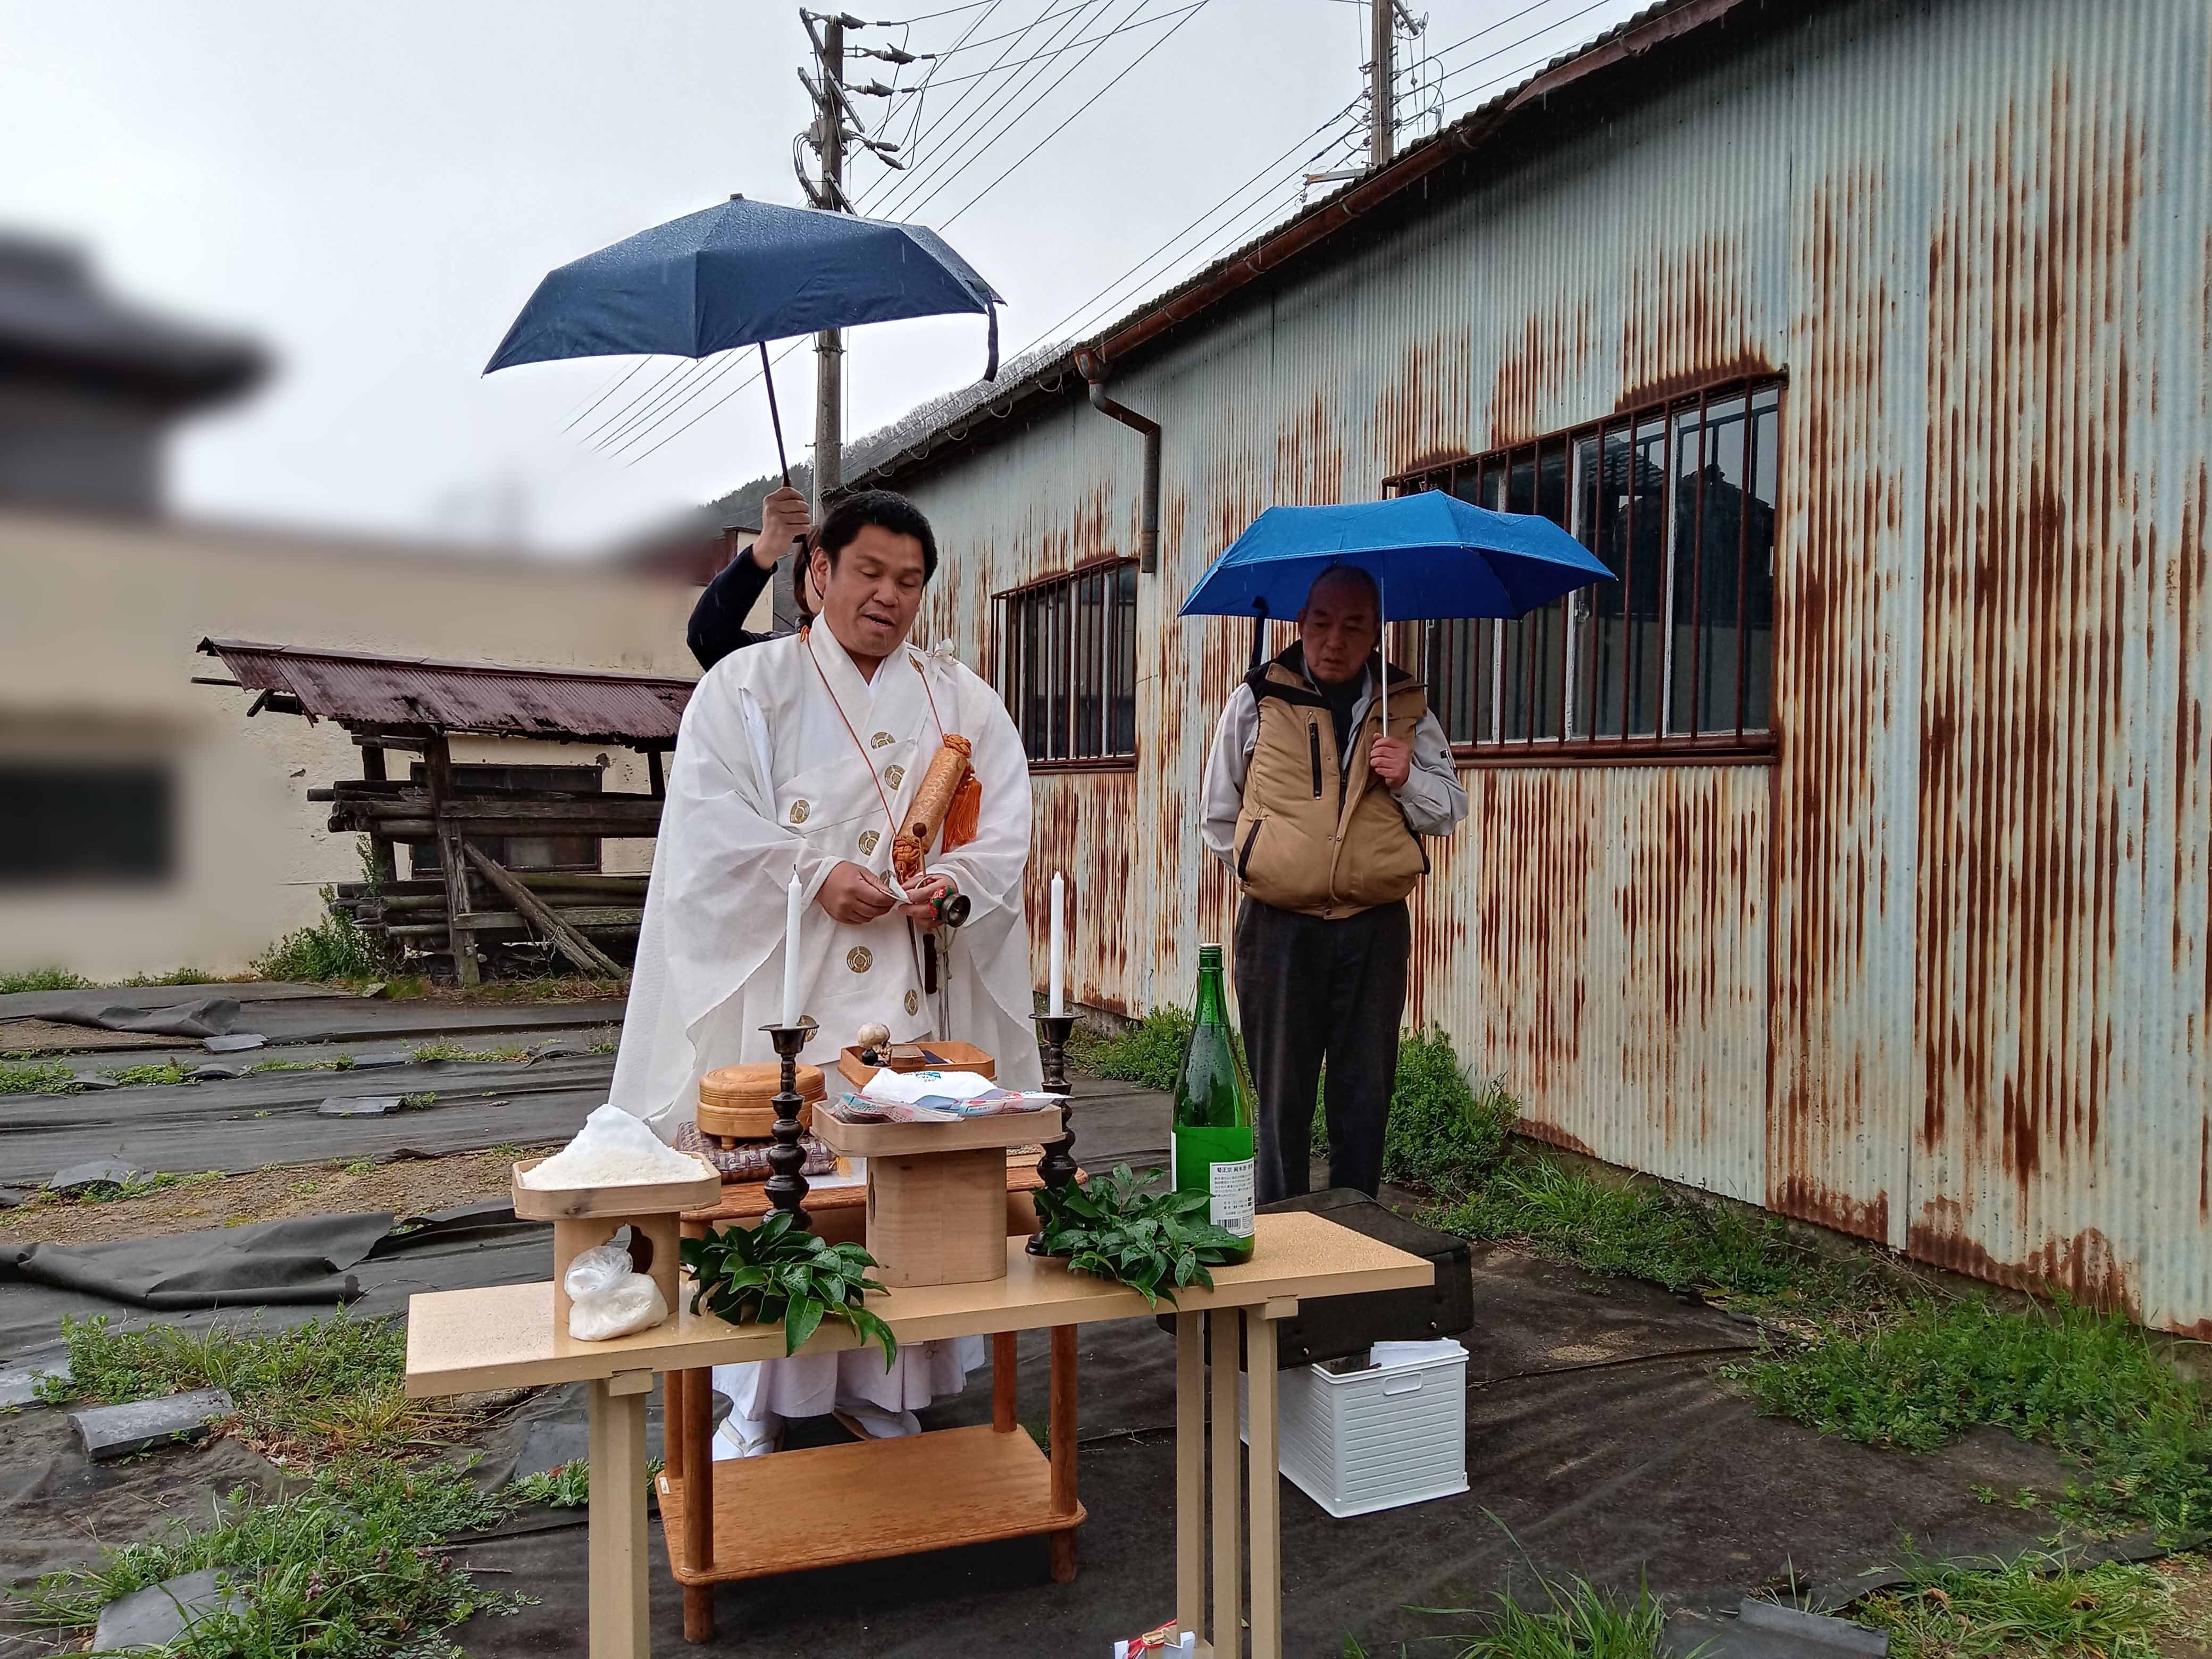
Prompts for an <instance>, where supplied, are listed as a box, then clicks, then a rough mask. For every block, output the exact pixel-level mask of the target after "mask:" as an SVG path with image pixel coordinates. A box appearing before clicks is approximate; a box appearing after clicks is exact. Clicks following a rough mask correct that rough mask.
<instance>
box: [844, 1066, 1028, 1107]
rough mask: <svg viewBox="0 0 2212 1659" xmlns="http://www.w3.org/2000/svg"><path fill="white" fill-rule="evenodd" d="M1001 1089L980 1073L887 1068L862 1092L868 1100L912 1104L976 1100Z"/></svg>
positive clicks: (877, 1074) (869, 1082)
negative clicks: (899, 1070) (922, 1101)
mask: <svg viewBox="0 0 2212 1659" xmlns="http://www.w3.org/2000/svg"><path fill="white" fill-rule="evenodd" d="M998 1086H999V1085H997V1084H995V1083H994V1082H992V1081H991V1079H988V1078H987V1077H985V1076H984V1075H983V1074H982V1073H981V1072H894V1071H892V1070H891V1069H890V1067H889V1066H885V1067H884V1069H883V1070H881V1071H880V1072H878V1073H876V1074H875V1076H873V1077H872V1078H870V1079H868V1086H867V1087H866V1088H865V1089H863V1090H862V1091H860V1093H861V1095H862V1097H864V1098H866V1099H868V1100H895V1101H898V1102H900V1103H902V1104H905V1105H912V1104H913V1103H915V1101H917V1100H973V1099H975V1097H976V1096H978V1095H987V1094H989V1093H991V1092H992V1091H994V1090H995V1089H996V1088H997V1087H998Z"/></svg>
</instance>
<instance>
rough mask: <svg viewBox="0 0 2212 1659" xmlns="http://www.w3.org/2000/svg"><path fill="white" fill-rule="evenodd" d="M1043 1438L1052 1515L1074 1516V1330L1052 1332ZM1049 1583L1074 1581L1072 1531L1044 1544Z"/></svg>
mask: <svg viewBox="0 0 2212 1659" xmlns="http://www.w3.org/2000/svg"><path fill="white" fill-rule="evenodd" d="M1045 1420H1046V1424H1047V1429H1046V1438H1047V1439H1048V1440H1049V1441H1050V1442H1051V1443H1052V1453H1051V1456H1052V1507H1053V1510H1054V1512H1055V1513H1057V1514H1061V1515H1073V1514H1074V1513H1075V1507H1076V1500H1075V1433H1076V1430H1075V1327H1074V1326H1073V1325H1055V1326H1054V1327H1053V1328H1052V1399H1051V1402H1050V1407H1049V1415H1048V1417H1047V1418H1046V1419H1045ZM1045 1547H1046V1550H1047V1552H1048V1564H1049V1567H1050V1571H1051V1574H1052V1582H1053V1583H1055V1584H1065V1583H1070V1582H1072V1581H1073V1578H1074V1577H1075V1528H1073V1527H1070V1528H1067V1530H1066V1531H1065V1532H1056V1533H1053V1534H1050V1536H1049V1538H1048V1541H1047V1543H1046V1546H1045Z"/></svg>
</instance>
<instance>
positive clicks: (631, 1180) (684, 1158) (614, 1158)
mask: <svg viewBox="0 0 2212 1659" xmlns="http://www.w3.org/2000/svg"><path fill="white" fill-rule="evenodd" d="M713 1173H714V1171H713V1170H710V1169H708V1167H707V1166H706V1165H705V1164H702V1163H701V1162H700V1161H699V1160H698V1159H697V1158H693V1157H692V1156H691V1155H690V1153H688V1152H678V1151H677V1150H676V1149H675V1148H674V1147H672V1146H665V1145H663V1144H662V1142H661V1139H660V1137H659V1135H656V1134H655V1133H653V1130H652V1129H651V1128H650V1127H648V1126H647V1123H646V1121H645V1120H644V1119H643V1118H641V1117H633V1116H631V1115H630V1114H629V1113H628V1112H625V1111H624V1110H623V1109H622V1108H621V1107H619V1106H602V1107H600V1108H599V1110H597V1111H595V1112H593V1113H592V1115H590V1116H589V1117H587V1118H586V1119H585V1120H584V1127H582V1128H580V1129H579V1130H577V1131H576V1138H575V1139H574V1140H572V1141H570V1142H569V1143H568V1145H567V1146H563V1147H562V1149H561V1150H560V1151H559V1152H556V1153H554V1154H553V1156H552V1157H550V1158H547V1159H546V1160H545V1161H544V1163H543V1164H539V1165H538V1167H537V1168H536V1169H534V1170H526V1171H525V1172H524V1173H523V1174H522V1175H521V1176H519V1177H518V1179H520V1181H521V1182H522V1184H523V1185H524V1186H526V1187H528V1188H532V1190H533V1191H539V1192H543V1191H547V1190H550V1189H554V1188H558V1189H561V1190H563V1191H570V1190H574V1189H575V1188H580V1187H649V1186H652V1185H654V1184H655V1183H657V1182H665V1181H696V1180H697V1179H699V1177H700V1176H707V1175H712V1174H713Z"/></svg>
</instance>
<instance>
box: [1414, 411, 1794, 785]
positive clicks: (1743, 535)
mask: <svg viewBox="0 0 2212 1659" xmlns="http://www.w3.org/2000/svg"><path fill="white" fill-rule="evenodd" d="M1780 404H1781V383H1780V382H1779V381H1778V380H1758V381H1735V382H1730V383H1728V384H1725V385H1722V386H1713V387H1709V388H1707V389H1706V390H1705V391H1702V392H1694V393H1692V394H1690V395H1688V396H1686V397H1684V398H1677V399H1674V400H1672V401H1670V402H1668V403H1667V404H1660V405H1655V406H1654V407H1652V408H1650V409H1645V410H1638V411H1635V412H1634V413H1632V414H1627V415H1623V416H1616V417H1614V418H1613V419H1611V420H1607V421H1604V422H1597V423H1595V424H1593V425H1591V426H1588V427H1582V428H1575V429H1574V430H1572V431H1569V432H1564V433H1559V434H1556V435H1553V436H1551V437H1548V438H1545V439H1542V440H1540V441H1537V442H1535V443H1532V444H1526V445H1522V446H1520V447H1516V448H1512V449H1504V450H1498V451H1497V452H1495V453H1492V454H1488V455H1480V456H1475V457H1472V458H1470V459H1467V460H1463V461H1459V462H1456V463H1454V464H1452V465H1447V466H1443V467H1438V468H1434V469H1431V470H1429V471H1423V472H1419V473H1413V474H1409V475H1407V477H1402V478H1398V479H1395V480H1393V481H1392V483H1393V485H1394V487H1395V490H1396V491H1397V493H1399V494H1406V493H1407V492H1410V491H1413V490H1419V489H1448V490H1450V491H1451V492H1452V493H1453V494H1455V495H1459V496H1461V497H1462V498H1463V499H1465V500H1468V501H1474V502H1475V503H1477V504H1478V505H1480V506H1483V507H1498V508H1501V509H1503V510H1504V511H1506V512H1510V513H1542V514H1543V515H1544V516H1545V517H1546V518H1547V519H1549V520H1552V521H1553V523H1554V524H1557V525H1559V526H1562V527H1563V528H1565V530H1567V531H1568V532H1570V533H1571V534H1572V535H1573V536H1574V537H1575V538H1576V539H1577V540H1578V541H1580V542H1581V543H1582V544H1583V546H1585V547H1587V548H1589V550H1591V551H1592V552H1593V553H1595V554H1596V555H1597V556H1598V557H1599V558H1600V559H1601V560H1603V561H1604V562H1605V565H1606V568H1607V569H1609V570H1611V571H1612V572H1613V574H1614V576H1615V578H1616V580H1613V581H1609V582H1599V583H1596V584H1595V585H1594V586H1589V587H1586V588H1583V589H1581V590H1580V591H1578V592H1575V593H1571V594H1569V595H1568V596H1567V597H1566V598H1565V599H1560V600H1558V601H1555V602H1554V603H1553V604H1551V605H1547V606H1545V607H1544V608H1543V609H1542V610H1541V611H1531V612H1530V613H1529V614H1528V616H1526V617H1521V618H1519V619H1518V620H1516V621H1513V622H1485V621H1454V622H1432V623H1426V624H1425V625H1424V627H1425V636H1424V639H1423V654H1424V656H1425V659H1426V663H1425V666H1426V673H1427V678H1428V683H1429V688H1430V689H1429V696H1430V701H1431V704H1432V706H1433V707H1434V708H1435V709H1436V711H1437V718H1438V720H1441V721H1442V722H1443V726H1444V730H1445V732H1447V733H1448V734H1449V737H1450V738H1451V740H1452V741H1453V743H1454V744H1458V745H1460V746H1462V747H1463V748H1467V749H1470V750H1477V751H1488V752H1498V753H1503V752H1509V750H1510V745H1513V744H1522V745H1535V744H1554V745H1559V746H1562V747H1583V748H1587V749H1589V750H1595V751H1599V752H1602V751H1603V750H1604V749H1605V748H1606V747H1607V745H1609V744H1610V745H1618V746H1620V747H1624V748H1627V747H1634V748H1639V749H1640V748H1644V747H1648V746H1654V745H1656V746H1659V747H1664V748H1668V749H1677V748H1684V749H1687V748H1721V749H1726V748H1730V747H1763V746H1764V738H1765V732H1766V731H1767V720H1768V709H1769V704H1770V699H1771V691H1772V665H1773V652H1774V503H1775V488H1776V462H1777V459H1778V456H1777V450H1778V441H1779V438H1778V428H1779V425H1780V415H1779V411H1780Z"/></svg>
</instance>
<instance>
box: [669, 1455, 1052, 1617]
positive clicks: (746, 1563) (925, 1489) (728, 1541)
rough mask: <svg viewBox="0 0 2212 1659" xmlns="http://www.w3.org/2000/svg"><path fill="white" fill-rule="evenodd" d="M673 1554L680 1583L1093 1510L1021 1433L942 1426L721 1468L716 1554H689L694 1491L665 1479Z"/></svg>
mask: <svg viewBox="0 0 2212 1659" xmlns="http://www.w3.org/2000/svg"><path fill="white" fill-rule="evenodd" d="M656 1484H657V1490H658V1493H659V1499H660V1522H661V1527H662V1531H663V1534H664V1536H665V1540H666V1542H667V1545H668V1559H669V1560H670V1561H671V1563H673V1564H678V1565H674V1566H673V1567H672V1571H673V1572H674V1574H675V1577H676V1582H677V1583H679V1584H724V1583H731V1582H732V1581H734V1580H737V1579H740V1578H763V1577H768V1576H769V1575H770V1574H772V1573H779V1572H805V1571H811V1570H812V1569H813V1568H816V1567H834V1566H842V1565H848V1564H849V1563H851V1562H854V1561H881V1560H884V1559H888V1558H890V1557H892V1556H897V1555H919V1554H921V1553H923V1552H924V1551H927V1550H941V1549H951V1548H952V1547H955V1546H957V1545H960V1544H981V1543H987V1542H990V1541H994V1540H997V1539H1001V1538H1026V1537H1032V1536H1035V1535H1036V1534H1042V1533H1053V1532H1066V1531H1067V1530H1069V1529H1070V1528H1073V1527H1074V1526H1076V1525H1078V1524H1079V1522H1081V1521H1082V1520H1083V1518H1084V1515H1085V1510H1084V1508H1083V1506H1082V1505H1081V1504H1077V1505H1076V1506H1075V1509H1074V1510H1073V1512H1068V1511H1064V1510H1054V1508H1053V1506H1052V1465H1051V1464H1050V1463H1049V1462H1047V1461H1046V1459H1045V1455H1044V1454H1043V1453H1042V1451H1040V1450H1038V1449H1037V1445H1036V1442H1035V1441H1034V1440H1032V1439H1030V1437H1029V1436H1028V1435H1027V1434H1026V1433H1024V1431H1021V1430H1019V1429H1016V1430H1015V1431H1013V1432H1012V1433H1011V1434H1000V1433H999V1432H998V1431H996V1430H994V1429H993V1428H991V1427H990V1426H989V1425H983V1426H981V1427H980V1428H970V1429H938V1430H934V1431H931V1432H929V1433H927V1434H917V1435H908V1436H907V1437H903V1438H902V1439H896V1440H865V1441H860V1442H857V1443H853V1444H849V1445H842V1446H817V1447H811V1448H809V1449H807V1450H805V1451H792V1452H777V1453H775V1454H774V1455H771V1456H768V1457H745V1458H736V1459H732V1460H731V1461H729V1462H720V1463H717V1464H715V1465H714V1564H713V1565H711V1566H710V1567H708V1569H706V1570H705V1571H696V1570H695V1569H693V1568H691V1567H690V1566H689V1565H681V1564H682V1563H683V1562H684V1505H685V1504H686V1503H687V1502H688V1501H689V1498H690V1494H689V1493H687V1492H685V1491H684V1483H683V1482H682V1481H681V1480H676V1479H674V1478H672V1476H671V1474H668V1473H663V1474H661V1475H660V1476H659V1480H658V1481H657V1483H656Z"/></svg>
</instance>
